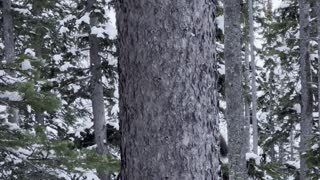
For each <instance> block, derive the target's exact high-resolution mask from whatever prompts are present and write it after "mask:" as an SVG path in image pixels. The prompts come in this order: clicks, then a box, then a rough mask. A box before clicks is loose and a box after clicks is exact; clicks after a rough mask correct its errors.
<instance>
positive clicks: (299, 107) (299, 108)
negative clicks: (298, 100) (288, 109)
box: [293, 104, 301, 114]
mask: <svg viewBox="0 0 320 180" xmlns="http://www.w3.org/2000/svg"><path fill="white" fill-rule="evenodd" d="M293 109H294V110H296V112H297V113H298V114H299V113H301V105H300V104H295V105H294V106H293Z"/></svg>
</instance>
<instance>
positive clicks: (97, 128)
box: [85, 0, 111, 180]
mask: <svg viewBox="0 0 320 180" xmlns="http://www.w3.org/2000/svg"><path fill="white" fill-rule="evenodd" d="M96 2H97V1H96V0H88V1H87V4H86V9H85V12H86V13H91V12H92V11H93V10H94V4H95V3H96ZM97 25H98V18H97V17H95V16H94V14H93V13H91V14H90V26H91V27H94V26H97ZM99 42H100V40H99V38H98V37H97V35H96V34H91V33H90V34H89V47H90V50H89V51H90V71H91V101H92V111H93V122H94V140H95V143H96V144H97V149H96V151H97V153H98V154H100V155H107V154H108V147H107V129H106V119H105V106H104V95H103V83H102V69H101V58H100V55H99V50H100V46H99ZM98 176H99V178H100V179H101V180H109V179H111V177H110V174H109V173H108V172H107V171H104V172H98Z"/></svg>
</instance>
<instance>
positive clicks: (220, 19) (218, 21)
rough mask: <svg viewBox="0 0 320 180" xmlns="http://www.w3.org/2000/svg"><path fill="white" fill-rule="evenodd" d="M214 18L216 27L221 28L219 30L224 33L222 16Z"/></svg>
mask: <svg viewBox="0 0 320 180" xmlns="http://www.w3.org/2000/svg"><path fill="white" fill-rule="evenodd" d="M216 20H217V26H218V28H219V29H221V31H222V32H223V33H224V16H223V15H221V16H218V17H217V18H216Z"/></svg>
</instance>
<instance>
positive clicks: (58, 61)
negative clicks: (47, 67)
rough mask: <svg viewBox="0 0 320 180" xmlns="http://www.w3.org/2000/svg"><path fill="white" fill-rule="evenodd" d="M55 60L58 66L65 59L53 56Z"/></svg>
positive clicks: (59, 55)
mask: <svg viewBox="0 0 320 180" xmlns="http://www.w3.org/2000/svg"><path fill="white" fill-rule="evenodd" d="M52 58H53V60H54V61H55V63H56V64H59V63H60V61H62V60H63V58H62V56H61V54H55V55H53V57H52Z"/></svg>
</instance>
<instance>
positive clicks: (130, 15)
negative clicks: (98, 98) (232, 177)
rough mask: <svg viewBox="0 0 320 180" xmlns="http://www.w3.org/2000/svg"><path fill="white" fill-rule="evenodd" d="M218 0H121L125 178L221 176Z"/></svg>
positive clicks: (119, 21) (122, 171) (119, 14)
mask: <svg viewBox="0 0 320 180" xmlns="http://www.w3.org/2000/svg"><path fill="white" fill-rule="evenodd" d="M215 5H216V4H215V1H211V0H210V1H208V0H189V1H184V0H161V1H159V0H148V1H146V0H130V1H128V0H120V1H118V4H117V25H118V33H119V71H120V74H119V75H120V128H121V133H122V139H121V161H122V170H121V179H122V180H141V179H148V180H158V179H179V180H190V179H213V180H217V179H218V177H217V173H218V172H217V171H218V166H219V165H218V164H219V160H218V153H219V147H218V139H219V133H218V119H217V107H216V106H217V105H216V101H217V100H216V98H217V96H216V92H215V91H216V85H215V84H216V73H217V72H216V69H215V63H216V59H215V42H214V37H215V32H214V27H215V26H214V17H215V14H214V8H215Z"/></svg>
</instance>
